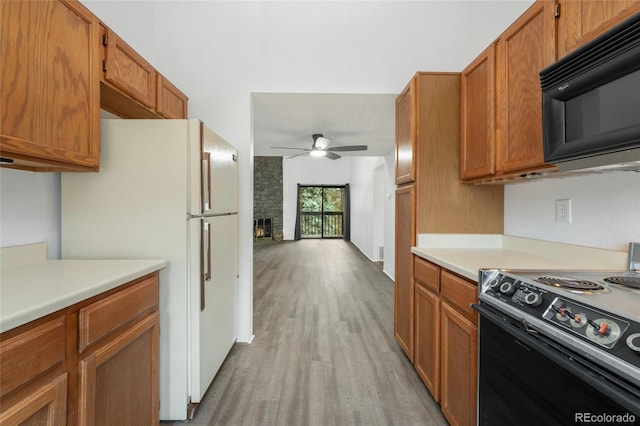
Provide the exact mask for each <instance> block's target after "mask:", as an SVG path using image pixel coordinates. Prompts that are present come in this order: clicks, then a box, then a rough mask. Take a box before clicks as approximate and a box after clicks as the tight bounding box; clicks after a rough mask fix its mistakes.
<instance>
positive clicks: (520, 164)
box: [496, 0, 556, 175]
mask: <svg viewBox="0 0 640 426" xmlns="http://www.w3.org/2000/svg"><path fill="white" fill-rule="evenodd" d="M554 19H555V18H554V3H553V1H546V0H543V1H538V2H536V3H534V4H533V5H532V6H531V7H530V8H529V9H528V10H527V11H526V12H525V13H524V14H523V15H522V16H521V17H520V18H518V20H517V21H516V22H514V23H513V24H512V25H511V26H510V27H509V28H508V29H507V30H506V31H505V32H504V33H503V34H502V35H501V36H500V39H499V40H498V44H497V51H496V52H497V60H496V63H497V74H496V87H497V92H496V93H497V97H498V98H497V101H498V102H497V108H498V110H497V121H496V126H497V131H496V146H497V157H496V160H497V163H498V164H497V169H498V173H500V174H502V175H505V174H507V175H508V174H509V172H514V171H515V172H518V173H520V172H524V171H527V170H530V169H538V168H540V167H545V163H544V153H543V150H542V107H541V105H542V92H541V90H540V76H539V72H540V70H541V69H543V68H545V67H546V66H548V65H550V64H552V63H553V62H554V61H555V59H556V53H555V25H554V24H555V23H554Z"/></svg>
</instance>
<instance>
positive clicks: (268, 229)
mask: <svg viewBox="0 0 640 426" xmlns="http://www.w3.org/2000/svg"><path fill="white" fill-rule="evenodd" d="M253 237H254V239H256V240H257V239H261V240H268V239H269V240H270V239H273V240H275V241H281V240H282V157H253Z"/></svg>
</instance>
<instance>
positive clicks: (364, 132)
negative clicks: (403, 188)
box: [252, 93, 397, 161]
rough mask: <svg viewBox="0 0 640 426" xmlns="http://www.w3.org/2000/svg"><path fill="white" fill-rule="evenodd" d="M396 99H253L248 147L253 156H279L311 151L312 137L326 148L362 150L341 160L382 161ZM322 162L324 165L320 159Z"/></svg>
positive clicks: (391, 138) (391, 139)
mask: <svg viewBox="0 0 640 426" xmlns="http://www.w3.org/2000/svg"><path fill="white" fill-rule="evenodd" d="M396 97H397V94H383V95H373V94H324V93H254V94H252V99H253V143H254V148H253V149H254V155H256V156H284V157H288V156H291V155H295V154H298V153H299V152H302V151H296V150H283V149H272V148H270V147H274V146H281V147H291V148H307V149H308V148H311V144H312V143H313V139H312V136H311V135H313V134H314V133H321V134H323V135H324V136H325V137H327V138H329V139H331V140H332V142H331V145H330V146H343V145H367V146H368V147H369V148H368V150H367V151H355V152H340V153H339V154H340V155H342V156H345V157H346V156H384V155H387V154H389V153H390V152H391V151H393V149H394V144H395V105H396V102H395V99H396ZM322 160H323V161H324V159H322Z"/></svg>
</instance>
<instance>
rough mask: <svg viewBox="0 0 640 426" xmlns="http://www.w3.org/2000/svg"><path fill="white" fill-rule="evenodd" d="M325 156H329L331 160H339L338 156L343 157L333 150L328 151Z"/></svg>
mask: <svg viewBox="0 0 640 426" xmlns="http://www.w3.org/2000/svg"><path fill="white" fill-rule="evenodd" d="M325 157H327V158H328V159H330V160H337V159H338V158H342V157H341V156H339V155H338V154H335V153H333V152H331V151H327V153H326V154H325Z"/></svg>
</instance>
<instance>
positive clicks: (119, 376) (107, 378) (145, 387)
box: [78, 312, 160, 426]
mask: <svg viewBox="0 0 640 426" xmlns="http://www.w3.org/2000/svg"><path fill="white" fill-rule="evenodd" d="M159 318H160V316H159V313H158V312H155V313H153V314H151V315H149V316H147V317H145V318H144V319H143V320H141V321H139V322H137V323H135V324H134V325H132V326H131V327H129V328H128V329H127V330H126V331H124V332H123V333H122V334H119V335H118V336H117V337H115V338H114V339H112V340H111V341H109V342H108V343H106V344H104V345H103V346H101V347H100V348H99V349H97V350H96V351H95V352H93V353H92V354H90V355H88V356H87V357H85V358H83V359H82V360H81V361H80V369H79V381H80V386H79V389H80V394H79V397H78V400H79V402H78V423H79V424H80V425H81V426H83V425H115V424H121V425H125V424H126V425H157V424H158V423H159V392H158V353H159V346H158V345H159V337H160V327H159Z"/></svg>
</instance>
